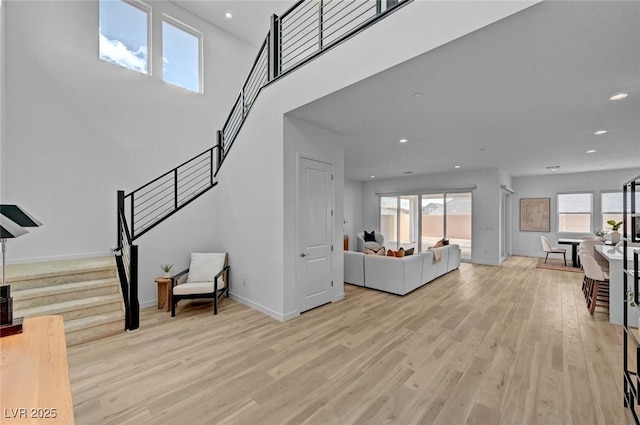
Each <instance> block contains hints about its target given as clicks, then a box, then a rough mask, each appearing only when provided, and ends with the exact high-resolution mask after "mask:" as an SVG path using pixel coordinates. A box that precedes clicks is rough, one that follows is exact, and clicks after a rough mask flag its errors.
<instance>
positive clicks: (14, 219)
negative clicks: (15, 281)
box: [0, 204, 42, 337]
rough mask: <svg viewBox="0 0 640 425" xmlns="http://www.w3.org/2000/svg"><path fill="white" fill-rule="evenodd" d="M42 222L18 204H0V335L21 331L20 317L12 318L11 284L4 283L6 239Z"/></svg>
mask: <svg viewBox="0 0 640 425" xmlns="http://www.w3.org/2000/svg"><path fill="white" fill-rule="evenodd" d="M38 226H42V223H41V222H40V221H38V220H37V219H36V218H35V217H33V216H31V215H30V214H29V213H28V212H26V211H25V210H23V209H22V208H20V207H19V206H18V205H13V204H1V205H0V227H1V228H2V232H1V234H0V238H1V243H2V285H1V286H0V337H3V336H9V335H13V334H17V333H21V332H22V318H18V319H16V320H13V298H12V297H11V286H10V285H7V284H6V274H5V253H6V242H7V239H10V238H17V237H19V236H22V235H24V234H25V233H28V232H27V231H26V230H25V229H24V228H25V227H38Z"/></svg>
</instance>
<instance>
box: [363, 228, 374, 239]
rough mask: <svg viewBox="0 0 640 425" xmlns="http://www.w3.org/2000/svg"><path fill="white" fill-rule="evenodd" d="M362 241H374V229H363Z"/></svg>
mask: <svg viewBox="0 0 640 425" xmlns="http://www.w3.org/2000/svg"><path fill="white" fill-rule="evenodd" d="M364 241H365V242H376V231H375V230H372V231H371V233H369V232H367V231H366V230H365V231H364Z"/></svg>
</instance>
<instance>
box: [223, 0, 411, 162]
mask: <svg viewBox="0 0 640 425" xmlns="http://www.w3.org/2000/svg"><path fill="white" fill-rule="evenodd" d="M411 1H412V0H351V1H344V0H300V1H298V2H297V3H295V4H294V5H293V6H291V8H289V10H287V11H286V12H284V13H283V14H282V15H281V16H276V15H273V16H272V17H271V27H270V30H269V33H268V34H267V36H266V37H265V39H264V42H263V43H262V45H261V46H260V49H259V50H258V55H257V56H256V59H255V61H254V62H253V65H252V67H251V70H250V71H249V75H248V76H247V78H246V80H245V82H244V84H243V85H242V89H241V90H240V93H239V94H238V97H237V98H236V101H235V102H234V104H233V107H232V109H231V113H229V116H228V117H227V120H226V121H225V123H224V126H223V127H222V130H219V131H218V133H217V137H218V140H217V145H218V147H219V148H220V162H222V161H224V159H225V158H226V156H227V154H228V152H229V149H230V148H231V146H232V145H233V142H234V141H235V139H236V137H237V135H238V133H239V132H240V129H241V128H242V124H244V121H245V119H246V118H247V116H248V115H249V111H251V107H252V106H253V104H254V102H255V101H256V99H257V98H258V95H259V94H260V90H262V88H263V87H265V86H266V85H268V84H270V83H271V82H273V81H274V80H276V79H278V78H280V77H282V76H284V75H286V74H287V73H289V72H291V71H293V70H295V69H297V68H298V67H300V66H302V65H303V64H305V63H307V62H308V61H310V60H312V59H314V58H315V57H317V56H318V55H320V54H322V53H323V52H325V51H326V50H328V49H330V48H332V47H334V46H336V45H337V44H339V43H341V42H343V41H344V40H346V39H348V38H349V37H351V36H353V35H355V34H356V33H358V32H360V31H362V30H364V29H365V28H367V27H369V26H370V25H373V24H374V23H375V22H377V21H378V20H380V19H382V18H384V17H385V16H386V15H387V14H388V13H391V12H393V11H394V10H396V9H397V8H398V6H401V5H403V4H406V3H410V2H411ZM219 166H220V164H218V168H219Z"/></svg>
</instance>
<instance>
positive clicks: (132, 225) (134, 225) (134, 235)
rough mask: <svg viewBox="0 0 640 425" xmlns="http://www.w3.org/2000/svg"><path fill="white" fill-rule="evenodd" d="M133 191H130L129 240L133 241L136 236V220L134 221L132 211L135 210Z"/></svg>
mask: <svg viewBox="0 0 640 425" xmlns="http://www.w3.org/2000/svg"><path fill="white" fill-rule="evenodd" d="M134 194H135V192H131V195H130V196H131V234H130V236H131V240H132V241H133V240H134V239H135V238H136V222H135V216H134V211H135V202H134V196H135V195H134ZM127 243H130V242H129V241H127Z"/></svg>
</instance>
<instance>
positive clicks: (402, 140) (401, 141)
mask: <svg viewBox="0 0 640 425" xmlns="http://www.w3.org/2000/svg"><path fill="white" fill-rule="evenodd" d="M398 142H400V143H407V142H408V140H407V139H400V140H398Z"/></svg>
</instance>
